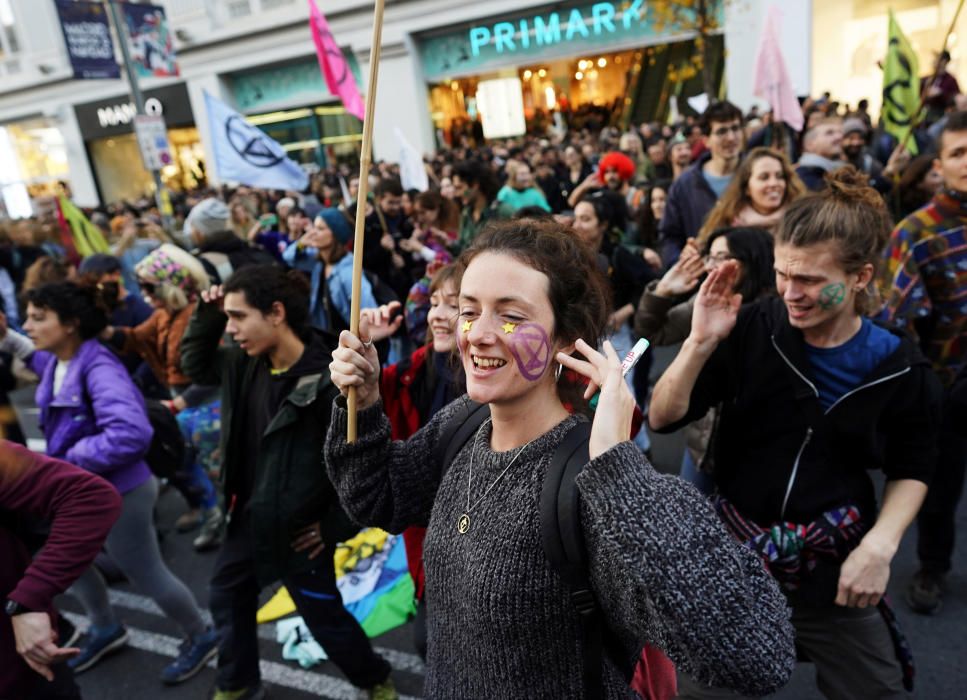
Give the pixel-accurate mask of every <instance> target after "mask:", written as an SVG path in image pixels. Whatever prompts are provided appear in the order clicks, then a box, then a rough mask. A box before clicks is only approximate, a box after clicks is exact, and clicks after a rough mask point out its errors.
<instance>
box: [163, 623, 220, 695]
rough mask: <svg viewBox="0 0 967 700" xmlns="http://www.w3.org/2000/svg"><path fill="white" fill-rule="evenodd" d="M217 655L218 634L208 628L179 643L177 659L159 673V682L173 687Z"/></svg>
mask: <svg viewBox="0 0 967 700" xmlns="http://www.w3.org/2000/svg"><path fill="white" fill-rule="evenodd" d="M217 654H218V634H217V633H216V632H215V629H214V628H209V629H207V630H205V631H204V632H202V633H201V634H198V635H195V636H194V637H192V638H191V639H186V640H185V641H184V642H182V643H181V649H180V651H179V653H178V658H177V659H175V660H174V661H172V662H171V663H170V664H168V666H166V667H165V669H164V670H163V671H162V672H161V682H162V683H165V684H167V685H175V684H176V683H181V682H182V681H186V680H188V679H189V678H191V677H192V676H194V675H195V674H196V673H198V672H199V671H200V670H202V668H204V667H205V664H207V663H208V662H209V661H211V660H212V659H214V658H215V656H216V655H217Z"/></svg>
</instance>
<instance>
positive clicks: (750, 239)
mask: <svg viewBox="0 0 967 700" xmlns="http://www.w3.org/2000/svg"><path fill="white" fill-rule="evenodd" d="M723 237H724V238H725V240H726V242H727V243H728V244H729V255H730V256H731V257H732V258H734V259H735V260H738V261H739V262H740V263H742V276H741V278H740V279H739V284H738V285H737V287H736V290H735V291H736V292H738V293H739V294H741V295H742V303H743V304H748V303H749V302H751V301H755V300H756V299H758V298H759V297H761V296H764V295H766V294H770V293H772V292H775V291H776V271H775V256H774V254H773V239H772V235H771V234H770V233H769V232H768V231H766V230H765V229H763V228H757V227H753V226H737V227H732V228H720V229H717V230H715V231H713V232H712V234H711V235H710V236H709V237H708V243H707V244H706V247H705V253H706V254H708V251H710V250H711V249H712V242H713V241H715V239H717V238H723Z"/></svg>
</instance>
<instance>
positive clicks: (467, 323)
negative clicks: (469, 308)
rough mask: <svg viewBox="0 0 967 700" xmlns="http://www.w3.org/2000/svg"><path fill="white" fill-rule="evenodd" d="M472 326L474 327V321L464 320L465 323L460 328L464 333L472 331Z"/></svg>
mask: <svg viewBox="0 0 967 700" xmlns="http://www.w3.org/2000/svg"><path fill="white" fill-rule="evenodd" d="M472 328H473V321H464V322H463V325H462V326H460V329H461V330H462V331H463V332H464V333H469V332H470V329H472Z"/></svg>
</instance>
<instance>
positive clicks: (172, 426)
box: [144, 399, 186, 479]
mask: <svg viewBox="0 0 967 700" xmlns="http://www.w3.org/2000/svg"><path fill="white" fill-rule="evenodd" d="M144 406H145V408H146V409H147V412H148V422H149V423H151V428H152V429H153V430H154V435H152V436H151V445H150V446H149V447H148V451H147V452H145V453H144V461H145V462H147V463H148V468H149V469H151V473H152V474H154V475H155V476H156V477H158V478H159V479H171V478H172V477H173V476H174V475H175V473H176V472H178V471H179V470H180V469H181V467H182V464H183V463H184V461H185V454H186V447H185V438H184V436H183V435H182V434H181V428H180V427H179V426H178V420H177V419H176V418H175V416H174V414H172V412H171V411H169V410H168V407H167V406H165V405H164V404H163V403H161V402H160V401H156V400H155V399H146V400H145V402H144Z"/></svg>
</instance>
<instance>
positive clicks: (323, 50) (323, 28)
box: [309, 0, 366, 119]
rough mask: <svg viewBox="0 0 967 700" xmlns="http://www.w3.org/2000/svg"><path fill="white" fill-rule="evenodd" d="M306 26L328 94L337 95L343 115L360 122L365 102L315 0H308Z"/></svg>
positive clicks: (363, 114) (364, 110) (364, 111)
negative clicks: (345, 114) (357, 119)
mask: <svg viewBox="0 0 967 700" xmlns="http://www.w3.org/2000/svg"><path fill="white" fill-rule="evenodd" d="M309 27H310V28H311V29H312V41H313V42H314V43H315V45H316V55H317V56H318V57H319V69H320V70H321V71H322V75H323V76H324V77H325V78H326V86H327V87H328V88H329V92H331V93H332V94H333V95H338V96H339V99H341V100H342V103H343V106H345V108H346V111H347V112H349V113H350V114H352V115H353V116H354V117H357V118H359V119H363V117H365V115H366V103H365V102H363V98H362V95H360V94H359V88H357V87H356V81H355V79H354V78H353V73H352V71H351V70H349V64H348V63H347V62H346V57H345V56H343V55H342V51H341V50H340V48H339V45H338V44H336V40H335V39H334V38H333V36H332V32H331V31H329V23H328V22H327V21H326V18H325V16H324V15H323V14H322V12H320V11H319V8H318V7H317V6H316V0H309Z"/></svg>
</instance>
